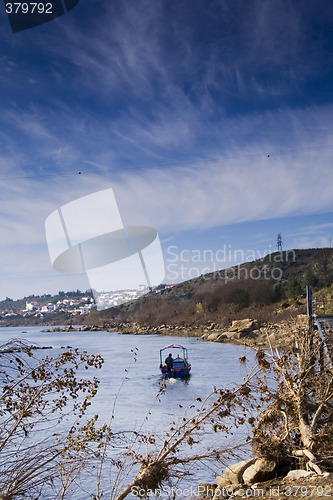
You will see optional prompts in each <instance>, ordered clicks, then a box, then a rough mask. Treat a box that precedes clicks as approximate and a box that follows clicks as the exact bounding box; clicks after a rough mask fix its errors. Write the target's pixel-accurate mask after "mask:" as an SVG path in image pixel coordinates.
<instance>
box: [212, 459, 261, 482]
mask: <svg viewBox="0 0 333 500" xmlns="http://www.w3.org/2000/svg"><path fill="white" fill-rule="evenodd" d="M255 461H256V459H255V458H249V459H248V460H242V462H238V463H237V464H234V465H229V466H228V467H226V469H225V472H224V474H223V476H218V478H216V482H217V481H218V479H219V478H220V479H219V481H220V483H218V482H217V484H222V482H221V480H222V477H223V481H224V485H227V484H241V483H242V482H243V481H242V477H243V473H244V471H245V470H246V469H247V468H248V467H250V466H251V465H252V464H254V463H255Z"/></svg>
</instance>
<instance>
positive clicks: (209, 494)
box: [198, 483, 216, 498]
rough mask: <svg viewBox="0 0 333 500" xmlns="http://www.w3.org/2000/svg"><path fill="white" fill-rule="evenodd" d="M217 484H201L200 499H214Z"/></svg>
mask: <svg viewBox="0 0 333 500" xmlns="http://www.w3.org/2000/svg"><path fill="white" fill-rule="evenodd" d="M215 488H216V484H209V483H201V484H199V486H198V493H199V495H200V498H213V496H214V493H215Z"/></svg>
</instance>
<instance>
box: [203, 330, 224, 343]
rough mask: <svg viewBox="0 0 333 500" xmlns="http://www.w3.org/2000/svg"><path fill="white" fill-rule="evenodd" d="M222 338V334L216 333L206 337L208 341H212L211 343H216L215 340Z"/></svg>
mask: <svg viewBox="0 0 333 500" xmlns="http://www.w3.org/2000/svg"><path fill="white" fill-rule="evenodd" d="M220 336H221V332H214V333H210V334H209V335H208V337H206V340H210V341H211V342H214V341H215V340H218V338H219V337H220Z"/></svg>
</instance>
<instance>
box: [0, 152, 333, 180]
mask: <svg viewBox="0 0 333 500" xmlns="http://www.w3.org/2000/svg"><path fill="white" fill-rule="evenodd" d="M330 149H333V146H316V147H312V148H299V149H285V150H276V151H271V152H270V153H269V154H267V153H253V154H244V155H239V156H218V157H214V158H206V159H204V160H188V161H184V162H172V163H162V164H160V165H141V166H140V165H139V166H136V167H122V168H111V169H94V170H78V171H76V172H69V173H64V172H58V173H55V174H51V173H49V174H46V173H45V174H43V173H42V174H38V173H36V174H33V175H19V176H13V177H1V178H0V181H10V180H22V179H45V178H51V177H71V176H73V177H74V176H77V175H93V174H99V175H106V174H108V173H110V172H111V173H112V172H120V173H122V172H128V171H133V170H135V171H137V170H138V171H139V170H153V169H154V170H163V169H164V168H166V167H183V166H189V165H203V164H207V163H214V162H215V163H216V162H219V161H230V160H245V159H252V158H259V157H266V158H270V159H271V158H273V157H274V155H281V154H292V153H297V152H302V151H304V152H305V151H322V150H330ZM269 161H270V160H269Z"/></svg>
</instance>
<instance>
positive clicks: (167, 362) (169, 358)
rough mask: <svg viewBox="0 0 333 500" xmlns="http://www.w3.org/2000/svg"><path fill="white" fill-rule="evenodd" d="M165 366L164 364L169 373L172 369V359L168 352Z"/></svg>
mask: <svg viewBox="0 0 333 500" xmlns="http://www.w3.org/2000/svg"><path fill="white" fill-rule="evenodd" d="M165 364H166V367H167V370H168V372H171V370H172V367H173V357H172V354H171V352H170V354H169V356H168V357H167V358H165Z"/></svg>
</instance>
